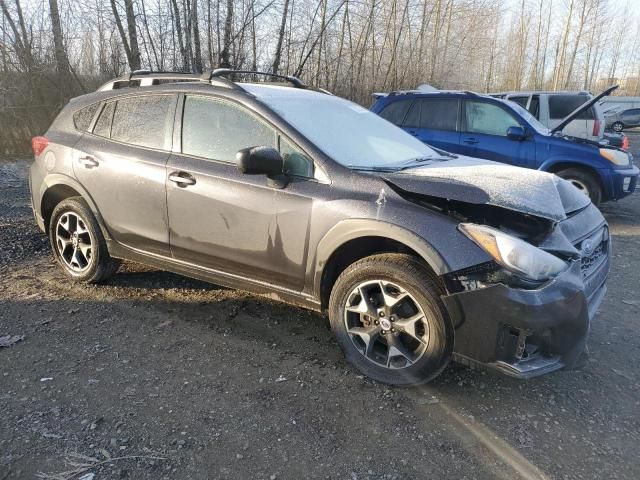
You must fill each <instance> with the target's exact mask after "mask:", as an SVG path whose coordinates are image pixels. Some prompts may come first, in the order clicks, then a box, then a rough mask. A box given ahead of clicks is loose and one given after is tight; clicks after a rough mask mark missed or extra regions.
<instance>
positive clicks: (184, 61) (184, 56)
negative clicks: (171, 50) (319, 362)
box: [171, 0, 189, 71]
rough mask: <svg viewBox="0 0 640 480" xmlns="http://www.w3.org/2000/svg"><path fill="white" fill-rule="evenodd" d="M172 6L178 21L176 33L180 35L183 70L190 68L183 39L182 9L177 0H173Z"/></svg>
mask: <svg viewBox="0 0 640 480" xmlns="http://www.w3.org/2000/svg"><path fill="white" fill-rule="evenodd" d="M171 6H172V7H173V18H174V20H175V22H176V34H177V35H178V48H179V49H180V57H181V59H182V67H181V68H182V70H184V71H187V70H189V55H188V54H187V50H186V49H185V48H184V40H183V39H182V23H181V22H180V9H179V8H178V2H177V0H171Z"/></svg>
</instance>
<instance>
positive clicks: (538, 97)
mask: <svg viewBox="0 0 640 480" xmlns="http://www.w3.org/2000/svg"><path fill="white" fill-rule="evenodd" d="M490 95H491V96H493V97H497V98H504V99H506V100H511V101H512V102H515V103H517V104H518V105H520V106H521V107H523V108H525V109H527V110H528V111H529V113H531V114H532V115H533V116H534V117H536V118H537V119H538V121H539V122H540V123H542V124H543V125H544V126H546V127H547V128H549V129H551V128H554V127H555V126H557V125H558V124H559V123H560V121H561V120H562V119H564V118H565V117H567V116H568V115H569V114H570V113H571V112H573V111H574V110H575V109H576V108H578V107H579V106H580V105H582V104H584V103H585V102H587V101H588V100H590V99H591V98H593V95H591V94H590V93H589V92H568V91H565V92H533V91H529V92H526V91H525V92H503V93H495V94H490ZM604 127H605V118H604V113H603V111H602V107H601V106H600V105H594V106H593V107H591V108H590V109H589V110H587V111H585V112H582V113H581V114H580V115H578V117H577V118H576V119H574V120H572V121H571V122H570V123H569V125H567V126H566V127H564V128H563V129H562V132H563V133H565V134H566V135H570V136H572V137H580V138H586V139H589V140H596V141H600V140H602V139H603V138H604Z"/></svg>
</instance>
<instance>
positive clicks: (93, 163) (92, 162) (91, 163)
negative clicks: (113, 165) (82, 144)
mask: <svg viewBox="0 0 640 480" xmlns="http://www.w3.org/2000/svg"><path fill="white" fill-rule="evenodd" d="M78 162H80V164H81V165H82V166H83V167H84V168H94V167H97V166H98V165H100V163H99V162H98V160H96V159H95V158H93V157H91V156H89V155H87V156H86V157H80V158H79V159H78Z"/></svg>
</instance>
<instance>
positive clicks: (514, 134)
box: [507, 127, 527, 141]
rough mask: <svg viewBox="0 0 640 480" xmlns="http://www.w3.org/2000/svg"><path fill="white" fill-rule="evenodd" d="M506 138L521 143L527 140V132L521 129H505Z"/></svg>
mask: <svg viewBox="0 0 640 480" xmlns="http://www.w3.org/2000/svg"><path fill="white" fill-rule="evenodd" d="M507 138H508V139H510V140H517V141H522V140H524V139H526V138H527V132H525V130H524V128H522V127H509V128H507Z"/></svg>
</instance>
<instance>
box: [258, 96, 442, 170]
mask: <svg viewBox="0 0 640 480" xmlns="http://www.w3.org/2000/svg"><path fill="white" fill-rule="evenodd" d="M261 100H262V101H263V102H264V103H266V104H267V105H269V106H270V107H271V108H272V109H273V110H275V111H276V112H277V113H278V114H280V115H281V116H282V117H283V118H284V119H285V120H286V121H287V122H289V123H290V124H291V125H293V126H294V127H295V128H296V129H298V130H299V131H300V133H302V134H303V135H304V136H305V137H307V138H308V139H309V140H310V141H311V142H313V143H314V144H315V145H316V146H317V147H318V148H320V150H322V151H323V152H324V153H326V154H327V155H328V156H329V157H331V158H333V159H334V160H335V161H336V162H338V163H340V164H342V165H345V166H348V167H353V168H385V167H386V168H395V167H398V165H399V164H404V163H406V162H409V161H411V160H415V159H425V158H440V157H441V156H442V155H440V154H439V153H437V152H435V151H434V150H432V149H431V148H429V147H428V146H427V145H425V144H424V143H422V142H421V141H419V140H417V139H416V138H414V137H412V136H411V135H409V134H408V133H406V132H405V131H404V130H402V129H400V128H398V127H396V126H395V125H393V124H392V123H389V122H388V121H387V120H384V119H383V118H381V117H379V116H378V115H376V114H375V113H372V112H370V111H369V110H367V109H365V108H362V107H361V106H359V105H356V104H355V103H352V102H349V101H347V100H344V99H342V98H338V97H330V96H324V95H323V96H318V97H316V96H311V95H309V96H305V98H300V97H297V98H296V96H290V97H289V96H284V95H282V96H280V95H279V96H275V95H274V96H265V97H264V98H261Z"/></svg>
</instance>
